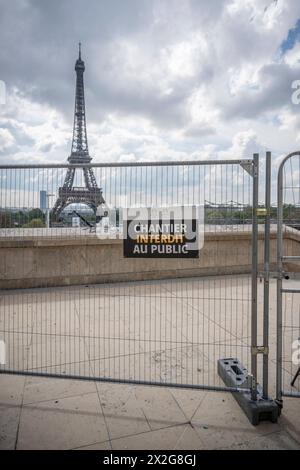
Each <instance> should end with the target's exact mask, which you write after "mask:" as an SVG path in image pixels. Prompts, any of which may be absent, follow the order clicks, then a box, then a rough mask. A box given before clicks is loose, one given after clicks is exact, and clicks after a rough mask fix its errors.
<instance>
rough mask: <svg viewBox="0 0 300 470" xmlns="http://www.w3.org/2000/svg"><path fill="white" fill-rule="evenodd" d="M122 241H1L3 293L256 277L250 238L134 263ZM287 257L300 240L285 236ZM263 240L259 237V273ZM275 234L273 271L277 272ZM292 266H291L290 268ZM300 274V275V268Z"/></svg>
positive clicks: (217, 237) (220, 239)
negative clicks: (192, 255) (192, 254)
mask: <svg viewBox="0 0 300 470" xmlns="http://www.w3.org/2000/svg"><path fill="white" fill-rule="evenodd" d="M122 243H123V242H122V240H99V239H98V238H97V237H95V236H91V235H90V236H89V237H85V238H82V237H79V238H73V239H70V238H68V237H64V238H56V239H54V238H47V237H40V238H33V237H32V238H30V237H28V238H21V239H18V238H17V237H15V238H13V239H5V238H2V239H0V260H1V261H0V288H1V289H15V288H32V287H50V286H66V285H76V284H91V283H103V282H119V281H130V280H147V279H163V278H172V277H176V278H178V277H192V276H209V275H224V274H239V273H243V274H244V273H250V272H251V233H250V232H249V231H245V232H243V231H241V232H239V231H236V232H234V231H230V232H229V231H228V232H223V233H222V232H220V233H206V235H205V241H204V246H203V249H202V250H201V252H200V256H199V259H186V260H184V259H130V258H124V257H123V244H122ZM285 244H286V253H287V254H290V255H291V254H298V255H299V254H300V236H299V234H298V233H296V231H293V230H291V231H290V232H287V233H286V234H285ZM263 249H264V238H263V233H260V234H259V247H258V254H259V264H260V266H259V269H262V267H263V266H262V263H263ZM275 262H276V233H275V232H271V268H272V269H275ZM289 267H291V265H290V266H289ZM296 269H297V270H300V266H299V263H298V265H297V264H296Z"/></svg>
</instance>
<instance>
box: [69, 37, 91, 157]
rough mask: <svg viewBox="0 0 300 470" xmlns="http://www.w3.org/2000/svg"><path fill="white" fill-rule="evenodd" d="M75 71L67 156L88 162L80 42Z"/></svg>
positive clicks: (83, 69)
mask: <svg viewBox="0 0 300 470" xmlns="http://www.w3.org/2000/svg"><path fill="white" fill-rule="evenodd" d="M75 71H76V91H75V111H74V126H73V139H72V148H71V155H70V157H69V158H68V160H69V162H70V163H82V162H84V163H88V162H90V161H91V157H90V156H89V148H88V140H87V132H86V115H85V100H84V82H83V73H84V71H85V65H84V61H83V60H82V59H81V43H79V50H78V59H77V60H76V64H75Z"/></svg>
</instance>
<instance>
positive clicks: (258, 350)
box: [251, 346, 269, 356]
mask: <svg viewBox="0 0 300 470" xmlns="http://www.w3.org/2000/svg"><path fill="white" fill-rule="evenodd" d="M251 354H252V355H253V356H254V355H255V356H257V354H263V355H264V356H267V355H268V354H269V347H268V346H252V347H251Z"/></svg>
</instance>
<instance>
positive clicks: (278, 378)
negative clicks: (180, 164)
mask: <svg viewBox="0 0 300 470" xmlns="http://www.w3.org/2000/svg"><path fill="white" fill-rule="evenodd" d="M283 163H284V162H282V163H281V165H280V167H279V171H278V180H277V271H278V274H277V319H276V320H277V331H276V333H277V342H276V368H277V370H276V400H277V402H278V403H279V404H281V402H282V396H281V391H282V267H283V265H282V243H283V240H282V225H283V194H282V186H283Z"/></svg>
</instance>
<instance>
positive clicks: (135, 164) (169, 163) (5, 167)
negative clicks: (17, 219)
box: [0, 159, 253, 170]
mask: <svg viewBox="0 0 300 470" xmlns="http://www.w3.org/2000/svg"><path fill="white" fill-rule="evenodd" d="M247 163H248V164H251V163H253V160H252V159H239V160H185V161H148V162H109V163H108V162H107V163H88V164H84V165H83V164H67V163H62V164H60V163H57V164H35V165H29V164H28V165H23V164H20V165H0V170H18V169H26V170H27V169H28V170H29V169H42V168H49V169H55V168H82V167H83V166H84V167H85V168H119V167H120V168H124V167H125V168H126V167H143V166H145V167H149V166H188V165H194V166H197V165H241V164H247Z"/></svg>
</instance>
